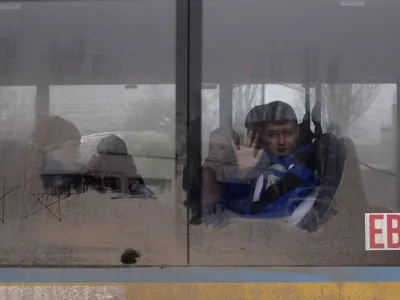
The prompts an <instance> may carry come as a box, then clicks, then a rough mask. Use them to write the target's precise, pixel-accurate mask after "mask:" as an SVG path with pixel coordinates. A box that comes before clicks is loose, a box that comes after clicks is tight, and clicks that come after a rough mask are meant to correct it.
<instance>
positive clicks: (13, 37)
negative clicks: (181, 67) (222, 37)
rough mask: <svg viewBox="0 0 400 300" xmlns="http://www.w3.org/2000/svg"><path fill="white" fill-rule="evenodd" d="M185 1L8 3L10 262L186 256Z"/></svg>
mask: <svg viewBox="0 0 400 300" xmlns="http://www.w3.org/2000/svg"><path fill="white" fill-rule="evenodd" d="M175 2H176V1H173V0H166V1H165V0H163V1H133V2H132V1H130V2H125V1H124V2H115V1H76V2H74V1H65V2H59V1H36V2H22V3H16V4H15V5H14V4H9V5H6V6H4V5H3V4H0V28H1V30H0V51H1V52H0V78H1V84H2V86H1V87H0V106H1V114H0V133H1V147H0V150H1V155H0V156H1V176H0V185H1V187H0V194H1V197H0V201H1V204H0V209H1V213H0V219H1V223H0V227H1V229H0V230H1V232H2V233H1V237H0V240H1V245H2V246H1V250H0V261H1V264H4V265H21V266H33V265H34V266H39V265H61V266H72V265H97V266H102V265H103V266H104V265H109V266H114V265H122V264H139V265H156V264H159V265H167V264H173V265H179V264H183V263H184V262H186V255H185V253H186V250H185V243H183V242H181V241H180V240H179V238H180V236H181V235H183V234H184V232H185V228H186V227H185V226H186V225H185V223H184V221H182V222H181V221H180V220H181V219H182V220H184V209H181V210H178V209H177V207H178V206H177V205H176V202H175V199H176V197H175V193H176V189H175V120H176V114H175V107H176V101H175V42H176V41H175V24H176V17H175V14H176V3H175ZM71 20H73V21H71ZM160 49H162V51H160ZM180 228H181V229H180ZM166 244H168V250H166V248H165V245H166ZM164 250H166V251H164Z"/></svg>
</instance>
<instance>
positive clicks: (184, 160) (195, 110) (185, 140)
mask: <svg viewBox="0 0 400 300" xmlns="http://www.w3.org/2000/svg"><path fill="white" fill-rule="evenodd" d="M202 4H203V3H202V0H196V1H192V0H179V1H176V12H177V14H176V22H177V23H176V137H175V140H176V174H175V175H176V179H177V180H180V181H181V180H182V177H184V176H185V174H183V175H184V176H181V174H182V170H183V167H184V166H186V168H187V171H188V172H187V174H188V175H189V178H188V179H189V181H192V180H193V179H196V180H200V182H201V173H200V172H198V171H199V170H200V167H201V144H202V143H201V120H202V118H201V87H202V85H201V83H202V72H201V70H202ZM198 173H200V174H199V176H200V178H195V176H196V175H197V174H198ZM175 187H176V193H175V194H176V215H177V217H179V216H180V215H181V213H180V212H181V210H182V206H183V200H184V199H182V197H180V195H183V192H182V186H181V185H180V184H179V183H178V184H175ZM191 213H192V211H191V210H190V209H189V208H187V211H186V220H185V221H186V244H187V253H186V255H187V256H186V264H188V265H189V264H190V224H189V220H190V217H191ZM176 225H177V227H178V228H177V230H178V231H180V230H181V228H182V222H179V221H177V223H176ZM178 234H180V233H179V232H178Z"/></svg>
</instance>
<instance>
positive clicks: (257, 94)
mask: <svg viewBox="0 0 400 300" xmlns="http://www.w3.org/2000/svg"><path fill="white" fill-rule="evenodd" d="M261 93H262V85H261V84H247V85H237V86H236V87H234V89H233V106H232V117H233V126H234V128H236V127H238V126H243V124H244V120H245V119H246V115H247V113H248V112H249V111H250V109H251V108H253V107H254V106H256V105H258V104H261V98H262V97H261Z"/></svg>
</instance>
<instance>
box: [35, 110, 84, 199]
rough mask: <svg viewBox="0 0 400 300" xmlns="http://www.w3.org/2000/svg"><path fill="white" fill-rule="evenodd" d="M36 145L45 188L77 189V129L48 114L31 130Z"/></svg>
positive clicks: (59, 191) (57, 191) (79, 174)
mask: <svg viewBox="0 0 400 300" xmlns="http://www.w3.org/2000/svg"><path fill="white" fill-rule="evenodd" d="M34 138H35V143H37V144H38V146H39V149H40V150H39V154H40V157H39V158H40V163H39V164H40V167H41V171H40V173H41V174H40V175H41V180H42V184H43V187H44V189H45V190H47V191H49V192H50V193H52V194H56V195H60V194H69V193H70V192H71V188H73V189H74V190H76V191H77V192H79V191H80V189H81V187H82V186H81V182H82V172H83V169H84V164H82V163H80V162H79V158H80V151H79V147H80V138H81V133H80V132H79V130H78V128H76V126H75V125H74V124H72V123H71V122H70V121H67V120H65V119H63V118H61V117H59V116H50V117H48V118H46V119H44V120H42V122H40V123H39V124H38V126H37V128H36V130H35V132H34Z"/></svg>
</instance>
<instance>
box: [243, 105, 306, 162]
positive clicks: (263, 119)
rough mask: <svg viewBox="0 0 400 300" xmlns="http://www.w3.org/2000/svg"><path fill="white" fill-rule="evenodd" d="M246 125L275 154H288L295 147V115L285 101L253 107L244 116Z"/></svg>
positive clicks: (297, 132)
mask: <svg viewBox="0 0 400 300" xmlns="http://www.w3.org/2000/svg"><path fill="white" fill-rule="evenodd" d="M246 127H247V129H248V130H252V131H253V133H254V134H256V133H258V134H259V139H260V144H262V145H263V147H265V148H266V149H268V150H269V151H270V152H272V153H273V154H275V155H279V156H285V155H288V154H290V153H292V151H293V150H294V148H295V147H296V143H297V139H298V136H299V129H298V123H297V116H296V113H295V112H294V110H293V108H292V107H291V106H290V105H289V104H287V103H285V102H282V101H274V102H271V103H268V104H264V105H260V106H257V107H255V108H253V109H252V110H251V111H250V112H249V114H248V116H247V118H246Z"/></svg>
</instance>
